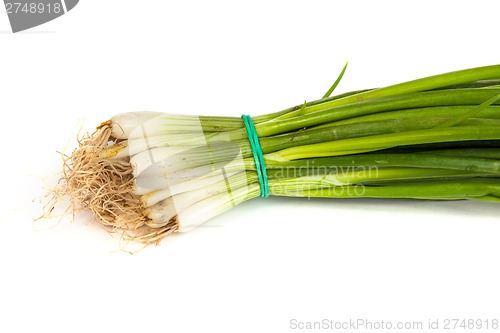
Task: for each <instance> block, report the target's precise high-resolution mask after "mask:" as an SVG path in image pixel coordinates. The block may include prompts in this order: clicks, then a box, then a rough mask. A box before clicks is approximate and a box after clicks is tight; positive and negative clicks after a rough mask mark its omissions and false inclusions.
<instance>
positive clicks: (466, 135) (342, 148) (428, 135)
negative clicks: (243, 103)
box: [266, 126, 500, 161]
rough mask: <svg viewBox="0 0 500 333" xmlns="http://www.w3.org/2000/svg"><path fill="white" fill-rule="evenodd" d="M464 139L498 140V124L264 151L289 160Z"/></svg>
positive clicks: (411, 132)
mask: <svg viewBox="0 0 500 333" xmlns="http://www.w3.org/2000/svg"><path fill="white" fill-rule="evenodd" d="M467 140H500V128H499V127H494V126H491V127H486V126H459V127H450V128H432V129H426V130H417V131H409V132H403V133H393V134H381V135H373V136H368V137H361V138H353V139H345V140H338V141H330V142H322V143H315V144H311V145H305V146H296V147H292V148H286V149H283V150H280V151H277V152H275V153H271V154H266V159H270V160H277V161H282V160H289V161H290V160H296V159H301V158H311V157H327V156H339V155H348V154H352V153H353V152H357V151H365V152H368V151H374V150H381V149H386V148H391V147H397V146H406V145H418V144H426V143H436V142H453V141H467Z"/></svg>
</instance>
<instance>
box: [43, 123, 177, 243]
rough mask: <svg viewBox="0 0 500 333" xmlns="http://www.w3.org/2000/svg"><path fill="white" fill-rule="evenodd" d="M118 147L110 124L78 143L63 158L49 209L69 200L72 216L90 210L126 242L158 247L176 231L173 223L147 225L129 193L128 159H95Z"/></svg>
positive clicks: (131, 181)
mask: <svg viewBox="0 0 500 333" xmlns="http://www.w3.org/2000/svg"><path fill="white" fill-rule="evenodd" d="M117 143H119V142H118V140H116V139H114V138H113V137H112V136H111V121H107V122H104V123H102V124H101V125H100V126H99V127H97V129H96V131H95V132H94V133H93V134H91V135H89V134H88V133H87V134H85V135H84V136H83V137H82V138H81V139H79V140H78V148H76V149H75V150H74V151H73V153H72V154H71V155H70V156H67V155H63V171H62V176H61V179H60V181H59V186H58V187H57V188H56V189H54V190H53V191H52V192H53V193H52V196H53V199H52V205H51V207H52V209H53V207H54V205H55V204H56V203H57V202H59V201H60V200H61V199H62V198H64V197H67V198H69V200H70V210H71V211H73V213H75V212H78V211H81V210H90V211H92V212H93V214H94V217H95V219H96V220H98V221H99V222H100V223H102V224H103V225H104V226H105V227H107V228H108V229H110V230H111V231H112V232H117V233H120V234H121V235H122V237H123V238H124V239H125V240H127V241H129V240H132V241H138V242H140V243H144V244H146V245H150V244H158V243H159V242H160V240H161V239H162V238H163V237H165V236H167V235H168V234H170V233H173V232H175V231H177V230H178V228H179V225H178V222H177V221H176V220H175V219H174V220H171V221H169V222H168V223H166V224H165V225H162V226H161V227H159V228H152V227H150V226H148V225H147V222H148V218H147V217H146V216H145V215H144V207H143V205H142V203H141V201H140V197H139V196H137V195H135V194H134V192H133V185H134V177H133V170H132V166H131V164H130V161H129V158H103V157H101V156H99V153H100V152H102V151H103V150H104V149H105V148H107V147H108V146H109V145H114V144H117Z"/></svg>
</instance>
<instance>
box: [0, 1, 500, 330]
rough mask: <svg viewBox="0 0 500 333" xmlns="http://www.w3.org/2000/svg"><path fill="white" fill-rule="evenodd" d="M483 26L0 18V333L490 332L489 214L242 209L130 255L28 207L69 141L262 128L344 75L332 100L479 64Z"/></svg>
mask: <svg viewBox="0 0 500 333" xmlns="http://www.w3.org/2000/svg"><path fill="white" fill-rule="evenodd" d="M499 10H500V3H499V2H498V1H475V2H469V3H468V4H465V3H462V2H459V1H453V2H452V1H440V2H438V1H405V2H403V1H399V2H398V1H349V2H348V1H342V2H341V1H337V2H333V1H302V2H299V1H290V0H288V1H255V0H254V1H247V2H237V1H215V0H211V1H151V0H141V1H125V0H119V1H118V0H107V1H91V0H82V1H81V2H80V3H79V4H78V5H77V6H76V7H75V8H74V9H73V10H72V11H70V12H69V13H68V14H66V15H64V16H62V17H60V18H58V19H56V20H54V21H52V22H49V23H47V24H44V25H42V26H39V27H36V28H33V29H31V30H29V31H26V32H24V33H18V34H12V33H11V32H10V26H9V22H8V19H7V15H6V14H4V13H0V112H1V115H2V122H1V124H2V125H3V126H2V130H1V132H0V139H1V147H2V150H3V151H2V163H1V165H0V168H1V173H2V179H3V194H2V197H1V199H0V205H1V209H0V214H1V215H0V233H1V240H0V307H1V309H0V332H21V331H23V332H37V331H41V332H42V331H43V332H98V331H101V332H104V331H107V332H146V331H154V332H167V331H168V332H216V331H217V332H290V331H298V330H292V329H291V328H290V320H291V319H293V318H295V319H297V320H299V321H318V320H322V319H324V318H327V319H332V320H335V321H344V320H349V319H357V318H366V319H368V320H372V321H381V320H384V321H393V322H396V321H407V320H408V321H423V322H424V323H427V320H428V319H429V318H431V319H436V318H439V319H440V320H444V319H446V318H475V319H476V318H477V319H481V318H482V319H490V320H491V319H494V318H497V319H500V318H499V317H500V315H499V313H500V312H499V310H500V301H499V299H500V286H499V281H500V270H499V269H498V268H499V262H500V261H499V254H500V241H499V236H500V218H499V213H500V208H499V207H497V206H495V205H490V204H485V203H477V202H441V203H432V202H417V201H397V202H390V201H383V200H341V201H334V200H310V201H308V200H301V199H284V198H269V199H267V200H263V199H255V200H253V201H251V202H247V203H245V204H242V205H241V206H238V207H236V208H234V209H232V210H231V211H230V212H228V213H226V214H224V215H222V216H220V217H218V218H216V219H215V220H214V221H212V223H210V225H209V226H210V227H204V228H199V229H197V230H195V231H192V232H190V233H187V234H182V235H174V236H171V237H168V239H166V240H165V241H164V242H163V243H162V244H161V245H160V246H158V247H149V248H147V249H145V250H143V251H141V252H139V253H136V254H134V255H130V254H127V253H124V252H121V251H120V250H119V243H118V241H117V240H116V239H115V238H112V237H110V236H109V235H108V234H107V233H106V232H105V231H103V230H102V229H101V228H100V227H99V226H97V225H96V224H95V223H93V222H92V221H89V220H88V219H87V218H85V216H80V217H78V218H77V219H76V220H75V221H73V222H71V221H67V220H65V221H62V222H61V223H59V224H57V221H41V222H38V223H35V224H33V219H34V217H36V216H37V215H39V214H40V211H41V207H40V205H39V204H38V200H35V201H33V199H36V198H39V197H41V196H42V195H43V193H44V191H43V190H42V187H43V186H44V182H45V181H47V179H50V177H51V176H54V175H55V174H56V173H57V172H58V171H59V170H60V157H59V155H58V153H57V151H63V150H64V149H65V147H66V146H68V147H72V145H74V138H75V135H76V132H77V130H78V128H79V127H80V126H81V125H82V123H83V128H84V129H85V130H92V128H93V127H94V126H96V125H97V124H99V123H100V122H101V121H104V120H107V119H108V118H109V117H110V116H112V115H113V114H115V113H119V112H125V111H139V110H153V111H165V112H177V113H186V114H210V115H233V116H239V115H241V114H243V113H245V114H252V115H257V114H263V113H266V112H272V111H277V110H281V109H283V108H285V107H288V106H292V105H295V104H298V103H302V102H303V100H304V99H306V100H308V101H310V100H314V99H317V98H319V97H321V96H322V95H323V94H324V92H325V91H326V90H327V89H328V88H329V86H330V84H331V83H332V81H333V80H334V79H335V78H336V76H337V74H338V73H339V71H340V70H341V68H342V66H343V65H344V63H345V61H347V60H348V61H349V64H350V65H349V68H348V70H347V73H346V75H345V77H344V80H343V82H342V83H341V84H340V86H339V87H338V90H337V93H340V92H345V91H349V90H354V89H362V88H372V87H379V86H384V85H388V84H392V83H397V82H400V81H404V80H410V79H415V78H418V77H423V76H427V75H432V74H438V73H441V72H446V71H452V70H458V69H463V68H467V67H474V66H482V65H491V64H495V63H498V62H499V59H500V58H499V56H500V42H499V31H498V22H499V19H498V15H499V12H500V11H499ZM67 149H69V148H67ZM47 177H49V178H47ZM458 331H460V330H458ZM462 331H463V330H462Z"/></svg>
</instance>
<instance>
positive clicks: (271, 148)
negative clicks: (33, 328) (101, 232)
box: [53, 65, 500, 244]
mask: <svg viewBox="0 0 500 333" xmlns="http://www.w3.org/2000/svg"><path fill="white" fill-rule="evenodd" d="M344 71H345V68H344ZM344 71H342V73H341V75H340V77H339V78H338V79H337V81H336V83H335V84H334V85H333V86H332V88H331V89H330V90H329V91H328V93H327V94H326V95H325V96H324V97H323V98H322V99H320V100H317V101H313V102H309V103H304V104H302V105H297V106H295V107H292V108H289V109H286V110H283V111H280V112H276V113H272V114H266V115H254V117H253V118H251V119H250V124H247V123H246V122H245V121H244V120H245V119H246V121H249V117H244V118H245V119H242V118H240V117H239V115H235V117H207V116H189V115H176V114H167V113H156V112H134V113H124V114H119V115H116V116H114V117H112V118H111V119H110V120H108V121H106V122H104V123H102V124H101V125H100V126H99V127H98V128H97V130H96V131H95V132H94V133H93V134H87V135H85V136H84V137H83V138H80V140H79V147H78V148H77V149H75V150H74V151H73V152H72V154H71V155H69V156H65V158H64V167H63V175H62V179H61V183H60V184H61V185H60V186H59V187H58V188H57V189H56V190H54V192H53V194H54V202H57V201H58V200H60V198H61V197H62V196H69V198H70V200H71V202H72V208H73V209H75V210H78V209H90V210H91V211H92V212H93V213H94V216H95V218H96V219H97V220H98V221H100V222H101V223H103V224H104V225H106V226H109V227H110V228H111V229H112V230H114V231H117V232H120V233H122V235H124V236H125V237H128V238H131V239H134V240H137V241H140V242H144V243H146V244H152V243H158V242H159V241H160V240H161V239H162V238H163V237H165V236H166V235H168V234H170V233H172V232H176V231H187V230H190V229H192V228H194V227H196V226H199V225H200V224H202V223H203V222H205V221H207V220H208V219H210V218H212V217H214V216H216V215H218V214H220V213H222V212H224V211H226V210H228V209H229V208H231V207H233V206H235V205H237V204H239V203H241V202H243V201H246V200H249V199H253V198H256V197H258V196H267V195H268V194H269V195H276V196H289V197H326V198H360V197H368V198H415V199H429V200H461V199H471V200H486V201H492V202H500V65H494V66H488V67H480V68H474V69H467V70H461V71H457V72H451V73H446V74H441V75H436V76H432V77H427V78H423V79H418V80H415V81H410V82H405V83H401V84H396V85H392V86H389V87H385V88H380V89H371V90H362V91H356V92H351V93H346V94H342V95H338V96H334V97H329V96H330V94H331V92H332V91H333V89H334V88H335V86H336V84H337V83H338V81H339V80H340V78H341V77H342V75H343V73H344ZM252 119H253V124H251V120H252ZM250 132H252V133H253V134H256V135H257V137H258V138H255V137H254V138H253V139H256V142H255V140H254V143H253V144H251V143H250V142H251V141H252V133H250ZM249 137H250V140H249ZM260 150H261V151H260ZM263 204H265V202H263Z"/></svg>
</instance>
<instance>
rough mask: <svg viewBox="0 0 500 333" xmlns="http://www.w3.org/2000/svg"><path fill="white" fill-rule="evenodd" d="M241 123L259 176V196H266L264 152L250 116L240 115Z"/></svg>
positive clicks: (266, 182)
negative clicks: (245, 131)
mask: <svg viewBox="0 0 500 333" xmlns="http://www.w3.org/2000/svg"><path fill="white" fill-rule="evenodd" d="M241 119H243V123H244V124H245V128H246V130H247V134H248V141H250V146H251V147H252V154H253V159H254V161H255V169H256V170H257V176H258V177H259V184H260V196H261V197H263V198H267V197H268V196H269V184H268V180H267V172H266V163H265V162H264V154H263V153H262V148H261V147H260V143H259V136H258V135H257V131H256V130H255V126H254V124H253V120H252V117H250V116H247V115H246V114H244V115H242V116H241Z"/></svg>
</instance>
